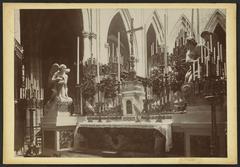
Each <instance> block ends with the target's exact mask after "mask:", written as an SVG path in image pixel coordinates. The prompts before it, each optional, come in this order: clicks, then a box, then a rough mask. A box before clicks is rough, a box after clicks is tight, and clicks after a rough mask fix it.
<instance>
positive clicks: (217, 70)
mask: <svg viewBox="0 0 240 167" xmlns="http://www.w3.org/2000/svg"><path fill="white" fill-rule="evenodd" d="M219 60H220V57H219V55H217V68H216V72H217V76H219Z"/></svg>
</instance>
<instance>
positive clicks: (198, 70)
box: [198, 58, 201, 79]
mask: <svg viewBox="0 0 240 167" xmlns="http://www.w3.org/2000/svg"><path fill="white" fill-rule="evenodd" d="M200 68H201V66H200V59H199V58H198V78H199V79H200Z"/></svg>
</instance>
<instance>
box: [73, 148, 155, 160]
mask: <svg viewBox="0 0 240 167" xmlns="http://www.w3.org/2000/svg"><path fill="white" fill-rule="evenodd" d="M70 152H71V153H74V154H80V155H83V154H86V155H91V156H94V157H96V156H97V157H135V158H137V157H155V155H154V154H149V153H140V152H126V151H124V152H118V151H110V150H98V149H84V150H75V151H70Z"/></svg>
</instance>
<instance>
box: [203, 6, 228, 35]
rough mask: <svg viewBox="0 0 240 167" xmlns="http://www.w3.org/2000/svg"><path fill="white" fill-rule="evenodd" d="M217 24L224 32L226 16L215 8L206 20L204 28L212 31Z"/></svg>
mask: <svg viewBox="0 0 240 167" xmlns="http://www.w3.org/2000/svg"><path fill="white" fill-rule="evenodd" d="M218 24H219V25H220V26H221V27H222V28H223V30H224V31H225V32H226V16H225V15H224V14H223V13H222V12H221V11H220V10H219V9H216V10H215V11H214V12H213V14H212V16H211V17H210V19H209V21H208V22H207V24H206V26H205V28H204V30H205V31H209V32H214V30H215V28H216V26H217V25H218Z"/></svg>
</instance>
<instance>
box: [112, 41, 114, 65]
mask: <svg viewBox="0 0 240 167" xmlns="http://www.w3.org/2000/svg"><path fill="white" fill-rule="evenodd" d="M112 62H114V43H112Z"/></svg>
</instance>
